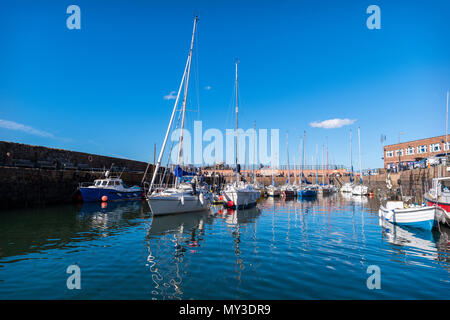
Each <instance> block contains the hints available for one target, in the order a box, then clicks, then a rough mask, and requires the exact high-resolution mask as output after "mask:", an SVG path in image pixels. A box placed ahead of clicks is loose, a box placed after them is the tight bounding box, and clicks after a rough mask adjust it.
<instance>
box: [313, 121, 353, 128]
mask: <svg viewBox="0 0 450 320" xmlns="http://www.w3.org/2000/svg"><path fill="white" fill-rule="evenodd" d="M355 121H356V120H351V119H329V120H324V121H321V122H317V121H314V122H311V123H310V124H309V125H310V126H311V127H313V128H323V129H336V128H340V127H343V126H348V125H350V124H353V123H355Z"/></svg>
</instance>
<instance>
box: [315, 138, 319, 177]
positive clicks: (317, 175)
mask: <svg viewBox="0 0 450 320" xmlns="http://www.w3.org/2000/svg"><path fill="white" fill-rule="evenodd" d="M316 184H319V145H318V144H316Z"/></svg>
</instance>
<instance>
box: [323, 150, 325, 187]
mask: <svg viewBox="0 0 450 320" xmlns="http://www.w3.org/2000/svg"><path fill="white" fill-rule="evenodd" d="M324 184H325V146H324V145H323V144H322V185H324Z"/></svg>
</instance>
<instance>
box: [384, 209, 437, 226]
mask: <svg viewBox="0 0 450 320" xmlns="http://www.w3.org/2000/svg"><path fill="white" fill-rule="evenodd" d="M378 214H379V216H380V217H381V218H383V219H384V220H386V221H388V222H391V223H393V224H396V225H399V226H407V227H413V228H420V229H425V230H431V229H433V227H434V226H435V224H436V219H435V216H436V208H435V207H418V208H417V207H413V208H406V209H392V210H388V209H386V208H385V207H384V206H381V207H380V209H379V211H378Z"/></svg>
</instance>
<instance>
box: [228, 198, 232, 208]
mask: <svg viewBox="0 0 450 320" xmlns="http://www.w3.org/2000/svg"><path fill="white" fill-rule="evenodd" d="M233 206H234V202H233V201H231V200H230V201H228V202H227V207H230V208H231V207H233Z"/></svg>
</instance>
